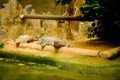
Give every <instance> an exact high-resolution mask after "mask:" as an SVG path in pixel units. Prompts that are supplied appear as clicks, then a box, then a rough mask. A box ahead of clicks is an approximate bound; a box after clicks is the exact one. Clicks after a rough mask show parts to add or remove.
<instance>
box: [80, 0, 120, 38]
mask: <svg viewBox="0 0 120 80" xmlns="http://www.w3.org/2000/svg"><path fill="white" fill-rule="evenodd" d="M85 1H86V2H85V4H82V5H81V7H80V11H81V12H82V14H84V19H85V20H99V21H100V22H101V23H102V24H101V25H98V28H97V29H92V28H91V29H92V31H91V30H90V29H89V31H91V32H95V34H96V33H97V35H98V34H99V36H98V37H101V38H103V39H120V35H119V30H120V13H119V11H120V9H119V8H118V6H119V2H118V1H119V0H115V1H111V0H102V1H101V0H85ZM116 9H117V10H116ZM94 24H95V23H94ZM93 27H94V26H93ZM101 28H103V30H102V31H101V30H100V29H101ZM96 30H99V33H98V32H97V31H96ZM95 34H94V35H95ZM111 37H112V38H111Z"/></svg>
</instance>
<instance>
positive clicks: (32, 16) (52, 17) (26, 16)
mask: <svg viewBox="0 0 120 80" xmlns="http://www.w3.org/2000/svg"><path fill="white" fill-rule="evenodd" d="M20 18H21V19H45V20H72V21H85V19H84V18H83V16H59V15H39V14H22V15H20Z"/></svg>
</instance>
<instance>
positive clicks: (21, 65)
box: [0, 58, 120, 80]
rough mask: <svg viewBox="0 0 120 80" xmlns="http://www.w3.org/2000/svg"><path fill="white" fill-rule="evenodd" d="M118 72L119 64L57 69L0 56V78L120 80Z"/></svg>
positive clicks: (3, 79)
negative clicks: (102, 66) (114, 65)
mask: <svg viewBox="0 0 120 80" xmlns="http://www.w3.org/2000/svg"><path fill="white" fill-rule="evenodd" d="M110 69H111V71H110ZM104 70H105V71H104ZM119 72H120V68H119V66H118V67H114V68H113V67H104V68H100V67H99V68H93V67H86V68H85V67H84V66H83V67H81V68H80V69H79V70H78V71H77V72H74V71H73V70H72V68H71V67H65V66H64V68H61V69H58V68H57V67H54V66H49V65H44V64H38V63H34V62H23V61H19V60H14V59H6V58H0V80H120V75H119Z"/></svg>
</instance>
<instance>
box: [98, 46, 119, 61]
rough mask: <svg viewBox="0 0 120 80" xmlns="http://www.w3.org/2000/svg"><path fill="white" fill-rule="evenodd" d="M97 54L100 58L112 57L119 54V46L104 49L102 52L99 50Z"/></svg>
mask: <svg viewBox="0 0 120 80" xmlns="http://www.w3.org/2000/svg"><path fill="white" fill-rule="evenodd" d="M99 55H100V57H102V58H106V59H114V58H116V57H119V56H120V47H116V48H113V49H109V50H106V51H104V52H100V53H99Z"/></svg>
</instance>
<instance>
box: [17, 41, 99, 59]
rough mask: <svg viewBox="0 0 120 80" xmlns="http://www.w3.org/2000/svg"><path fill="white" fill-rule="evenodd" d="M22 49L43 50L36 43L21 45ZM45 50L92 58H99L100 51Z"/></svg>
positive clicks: (78, 49) (50, 48) (46, 48)
mask: <svg viewBox="0 0 120 80" xmlns="http://www.w3.org/2000/svg"><path fill="white" fill-rule="evenodd" d="M19 47H21V48H31V49H36V50H41V46H40V45H38V44H34V43H29V44H28V43H21V44H20V46H19ZM43 50H45V51H52V52H58V53H70V54H80V55H83V56H92V57H97V56H99V55H98V54H99V53H100V51H98V50H89V49H80V48H68V47H62V48H60V49H58V50H56V49H55V48H54V47H53V46H46V47H45V48H44V49H43Z"/></svg>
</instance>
